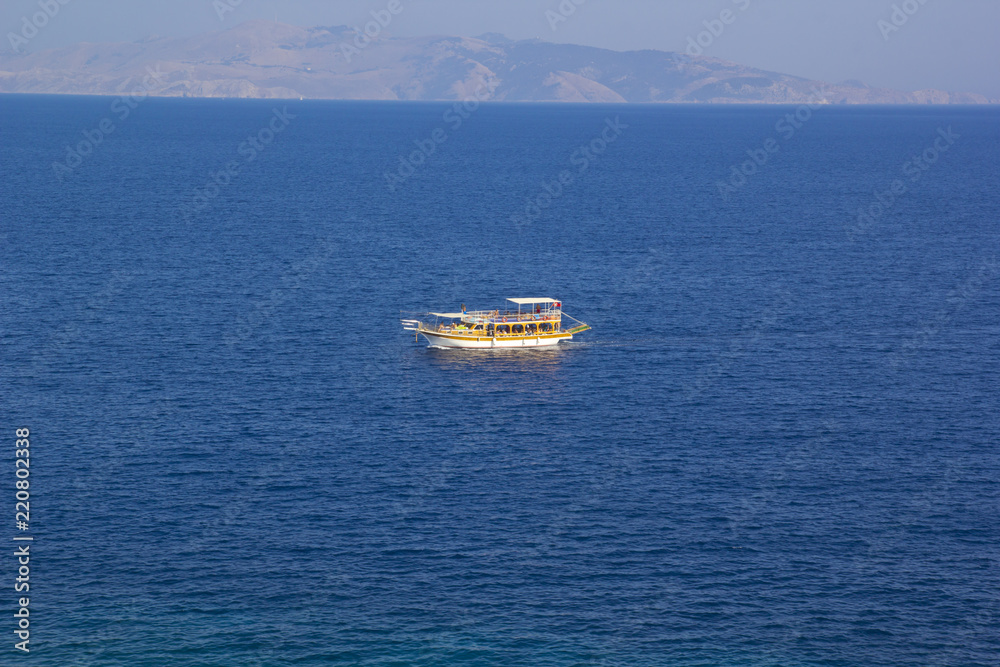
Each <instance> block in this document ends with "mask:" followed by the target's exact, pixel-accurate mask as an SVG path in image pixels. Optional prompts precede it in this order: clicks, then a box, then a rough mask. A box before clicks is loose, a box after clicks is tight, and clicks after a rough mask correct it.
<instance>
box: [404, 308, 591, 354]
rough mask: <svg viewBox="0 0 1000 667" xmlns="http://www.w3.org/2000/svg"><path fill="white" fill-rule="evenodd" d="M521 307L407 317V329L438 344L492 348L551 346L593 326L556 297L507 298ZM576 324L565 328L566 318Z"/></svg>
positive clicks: (469, 347) (442, 345)
mask: <svg viewBox="0 0 1000 667" xmlns="http://www.w3.org/2000/svg"><path fill="white" fill-rule="evenodd" d="M507 301H509V302H511V303H513V304H515V305H517V310H516V311H513V310H510V308H509V307H508V309H507V310H504V311H503V312H501V311H500V310H499V309H498V310H474V311H466V309H465V305H464V304H463V305H462V311H461V312H459V313H424V314H421V315H419V316H418V317H417V318H416V319H403V320H402V323H403V329H405V330H406V331H413V332H414V337H415V338H419V337H420V336H423V337H424V338H426V339H427V342H428V343H429V344H431V345H433V346H437V347H457V348H467V349H490V348H512V347H550V346H553V345H558V344H559V342H560V341H564V340H573V336H574V335H575V334H578V333H583V332H584V331H586V330H588V329H590V327H589V326H588V325H586V324H584V323H583V322H581V321H580V320H578V319H576V318H573V317H571V316H569V315H567V314H566V313H564V312H563V310H562V302H560V301H557V300H556V299H507ZM564 317H565V318H567V319H569V320H572V321H573V322H576V326H574V327H571V328H569V329H564V328H563V318H564Z"/></svg>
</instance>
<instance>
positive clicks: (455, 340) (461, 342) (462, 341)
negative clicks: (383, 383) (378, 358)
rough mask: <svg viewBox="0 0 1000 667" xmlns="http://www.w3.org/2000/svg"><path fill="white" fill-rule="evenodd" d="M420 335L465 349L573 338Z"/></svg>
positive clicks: (548, 343) (570, 337)
mask: <svg viewBox="0 0 1000 667" xmlns="http://www.w3.org/2000/svg"><path fill="white" fill-rule="evenodd" d="M420 335H421V336H423V337H424V338H426V339H427V342H428V343H430V344H431V345H433V346H435V347H454V348H460V349H466V350H492V349H499V348H503V349H507V348H522V347H552V346H553V345H558V344H559V342H560V341H564V340H573V334H571V333H558V334H548V335H541V336H498V337H496V338H493V337H492V336H489V337H488V336H480V337H478V338H474V337H472V336H449V335H441V334H435V333H431V332H428V331H421V332H420Z"/></svg>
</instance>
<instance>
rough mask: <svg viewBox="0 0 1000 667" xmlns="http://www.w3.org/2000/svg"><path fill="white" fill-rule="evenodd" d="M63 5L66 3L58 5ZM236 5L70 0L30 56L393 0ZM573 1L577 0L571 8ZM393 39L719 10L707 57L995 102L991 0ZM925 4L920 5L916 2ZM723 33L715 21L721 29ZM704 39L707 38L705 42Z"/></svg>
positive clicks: (470, 13)
mask: <svg viewBox="0 0 1000 667" xmlns="http://www.w3.org/2000/svg"><path fill="white" fill-rule="evenodd" d="M62 1H63V2H66V1H67V0H62ZM216 1H219V2H227V1H228V2H230V3H233V4H235V3H237V2H239V0H68V3H67V4H66V5H65V6H63V7H61V8H60V11H59V13H58V14H56V15H55V16H54V17H53V18H52V19H50V20H49V23H48V25H46V26H45V27H44V28H43V29H42V30H41V31H40V32H39V34H38V35H37V36H36V37H34V38H33V39H32V40H31V42H30V45H29V47H28V50H40V49H44V48H52V47H58V46H65V45H67V44H71V43H74V42H77V41H91V42H95V41H133V40H137V39H141V38H143V37H145V36H147V35H149V34H159V35H164V36H178V35H188V34H193V33H197V32H204V31H209V30H220V29H224V28H227V27H232V26H233V25H236V24H237V23H239V22H241V21H245V20H247V19H252V18H267V19H274V18H277V19H278V20H279V21H284V22H286V23H292V24H296V25H303V26H311V25H341V24H347V25H361V24H362V23H363V22H364V21H365V20H367V19H368V18H370V17H369V16H368V12H369V11H371V10H378V9H382V8H385V7H386V5H387V4H388V2H389V0H351V1H348V0H243V1H242V3H241V4H239V6H237V7H236V8H235V10H234V11H232V12H229V13H226V14H225V18H224V20H222V21H220V20H219V17H218V16H217V13H216V10H215V8H214V7H213V3H214V2H216ZM576 1H577V2H579V1H581V0H576ZM39 2H43V3H54V2H56V0H2V8H0V29H2V31H3V35H4V39H3V40H2V42H0V48H3V49H7V48H9V42H8V40H7V38H6V35H7V33H8V32H11V31H13V32H19V31H20V24H21V19H22V17H23V16H25V15H29V16H30V15H31V14H33V13H35V12H38V11H40V10H39V7H38V3H39ZM400 2H401V3H402V5H403V7H404V10H403V12H402V13H401V14H400V15H399V16H398V17H397V18H396V19H395V20H394V21H393V24H392V25H391V32H392V33H393V34H395V35H398V36H414V35H428V34H455V35H478V34H481V33H484V32H500V33H504V34H506V35H507V36H509V37H512V38H518V39H523V38H531V37H538V38H541V39H544V40H547V41H555V42H572V43H578V44H588V45H593V46H600V47H604V48H610V49H617V50H626V49H642V48H647V49H662V50H667V51H681V50H684V49H685V47H686V45H687V43H688V42H687V40H688V38H689V37H691V38H696V37H697V35H698V33H699V32H701V31H703V30H705V27H704V26H703V24H702V22H703V21H706V20H707V21H711V20H712V19H715V18H717V17H718V16H719V14H720V12H721V11H722V10H724V9H727V8H728V9H731V10H732V11H733V20H732V23H731V24H730V25H726V26H725V27H724V30H723V31H722V33H721V34H720V35H719V36H718V37H714V36H713V37H712V40H711V44H710V45H709V46H708V47H707V48H705V55H711V56H716V57H719V58H725V59H727V60H733V61H736V62H739V63H743V64H746V65H751V66H754V67H761V68H764V69H769V70H774V71H779V72H784V73H788V74H795V75H799V76H803V77H808V78H815V79H823V80H826V81H831V82H838V81H843V80H845V79H860V80H862V81H864V82H866V83H868V84H869V85H874V86H886V87H892V88H899V89H903V90H917V89H921V88H938V89H943V90H952V91H962V92H977V93H982V94H986V95H989V96H991V97H995V98H1000V75H998V70H1000V37H998V35H997V30H998V28H1000V1H998V0H825V1H822V2H821V1H819V0H584V1H583V4H582V5H580V6H578V7H576V11H575V13H574V14H573V15H572V16H570V17H569V18H568V20H566V21H565V22H560V23H558V25H557V29H556V30H554V31H553V30H552V28H551V27H550V23H549V20H547V19H546V14H545V12H546V10H553V11H557V10H558V7H559V5H560V2H565V3H567V4H569V3H572V2H573V0H400ZM920 2H923V4H922V5H920ZM906 3H911V7H919V9H918V10H917V11H916V12H915V13H914V14H913V15H912V16H910V17H908V20H907V22H906V24H905V25H903V26H902V27H901V29H900V30H898V31H896V32H893V33H891V34H890V36H889V39H888V40H886V39H885V38H884V37H883V33H882V32H881V31H880V29H879V27H878V21H879V20H880V19H882V20H887V21H888V20H889V19H890V17H891V15H892V12H893V5H894V4H895V5H899V6H902V5H904V4H906ZM717 26H718V24H716V27H717ZM703 41H706V42H707V41H708V40H707V39H705V38H704V37H703Z"/></svg>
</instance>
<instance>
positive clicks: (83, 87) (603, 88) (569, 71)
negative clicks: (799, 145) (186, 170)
mask: <svg viewBox="0 0 1000 667" xmlns="http://www.w3.org/2000/svg"><path fill="white" fill-rule="evenodd" d="M136 90H148V92H149V94H151V95H157V96H173V97H244V98H296V99H297V98H299V97H304V98H308V99H352V100H427V101H430V100H458V99H463V98H466V97H469V96H472V95H478V96H479V97H486V96H488V97H489V98H490V99H492V100H496V101H507V102H633V103H635V102H664V103H713V104H726V103H738V104H746V103H765V104H798V103H805V102H814V103H817V102H827V103H831V104H991V103H997V102H998V100H991V99H988V98H986V97H984V96H982V95H977V94H972V93H949V92H943V91H939V90H921V91H917V92H912V93H908V92H901V91H895V90H887V89H884V88H869V87H867V86H865V85H864V84H862V83H860V82H857V81H846V82H842V83H839V84H828V83H824V82H820V81H810V80H808V79H802V78H799V77H795V76H789V75H786V74H779V73H776V72H767V71H763V70H759V69H754V68H751V67H744V66H742V65H738V64H735V63H731V62H727V61H724V60H719V59H717V58H708V57H694V58H689V57H687V56H686V55H683V54H677V53H669V52H664V51H648V50H647V51H626V52H619V51H609V50H607V49H598V48H593V47H588V46H575V45H571V44H552V43H548V42H542V41H539V40H526V41H512V40H509V39H506V38H505V37H503V36H501V35H495V34H489V35H482V36H480V37H478V38H467V37H419V38H393V37H388V36H386V35H385V34H383V35H380V36H379V37H378V38H376V39H374V40H370V41H366V38H364V37H360V36H359V35H357V34H356V33H355V32H354V31H353V30H351V29H350V28H348V27H346V26H339V27H330V28H322V27H317V28H300V27H297V26H291V25H286V24H283V23H274V22H271V21H248V22H246V23H243V24H240V25H238V26H236V27H234V28H232V29H230V30H225V31H222V32H214V33H208V34H204V35H199V36H197V37H186V38H177V39H166V38H157V37H150V38H147V39H145V40H142V41H140V42H133V43H114V44H89V43H82V44H77V45H75V46H70V47H67V48H63V49H57V50H51V51H44V52H40V53H33V54H16V53H13V52H11V51H6V52H2V53H0V93H63V94H90V95H121V94H126V93H131V92H135V91H136Z"/></svg>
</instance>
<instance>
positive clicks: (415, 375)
mask: <svg viewBox="0 0 1000 667" xmlns="http://www.w3.org/2000/svg"><path fill="white" fill-rule="evenodd" d="M126 111H127V112H128V113H125V112H126ZM0 140H2V146H3V150H2V151H0V175H2V190H0V248H2V252H0V280H2V293H3V307H2V311H0V343H2V351H0V372H2V380H3V384H2V389H0V435H2V437H0V443H4V444H3V451H6V452H7V454H6V458H5V459H4V462H3V463H2V465H0V468H2V469H3V470H4V471H5V472H4V473H3V474H2V475H0V489H2V494H3V497H5V498H7V500H6V501H5V502H4V503H3V504H2V506H3V508H4V511H5V512H6V513H7V515H6V516H5V517H3V518H2V520H3V525H5V526H6V528H5V529H4V531H3V532H2V533H0V539H3V540H5V541H7V544H8V546H7V547H5V548H4V549H3V553H4V554H5V555H4V556H2V557H0V579H2V580H3V581H4V583H3V586H2V588H3V590H4V591H6V592H5V593H3V595H2V596H0V597H2V599H0V608H2V609H3V610H5V612H4V614H2V616H3V617H4V618H6V620H3V621H0V637H4V638H5V639H4V643H3V645H2V646H0V656H2V657H0V663H2V664H4V665H44V666H72V665H92V666H97V665H127V666H145V665H165V666H174V665H192V666H193V665H198V666H216V665H226V666H229V665H237V666H250V667H254V666H270V665H303V666H312V665H379V666H390V665H393V666H395V665H400V666H402V665H418V666H431V665H470V666H471V665H477V666H479V665H525V666H532V667H549V666H571V665H572V666H585V665H592V666H611V665H629V666H632V665H664V666H675V665H676V666H685V667H686V666H691V667H694V666H696V665H697V666H725V667H730V666H737V665H738V666H743V667H758V666H760V667H763V666H789V667H792V666H819V665H823V666H829V667H834V666H836V667H839V666H845V667H846V666H853V665H859V666H872V667H875V666H885V667H889V666H892V667H897V666H898V667H914V666H936V665H941V666H944V665H949V666H950V665H956V666H957V665H961V666H971V665H998V664H1000V502H998V501H1000V454H998V443H1000V252H998V250H1000V246H998V242H1000V225H998V220H1000V112H998V111H997V109H995V108H973V107H862V108H845V107H835V106H816V107H815V108H809V107H794V106H793V107H768V106H764V107H760V106H757V107H733V106H722V107H713V106H629V105H622V106H602V105H594V106H587V105H581V106H575V105H566V106H559V105H530V104H525V105H490V104H478V103H466V104H459V105H458V106H456V105H452V104H409V103H372V102H353V103H348V102H342V103H341V102H316V101H238V100H190V99H144V100H143V99H131V98H126V99H125V100H121V99H119V100H116V99H114V98H106V97H58V96H53V97H48V96H3V97H0ZM508 297H549V298H554V299H559V300H561V301H562V303H563V306H564V309H565V311H566V312H567V313H569V314H570V315H572V316H573V317H575V318H577V319H579V320H582V321H584V322H586V323H588V324H589V325H591V326H592V327H593V329H592V330H591V331H588V332H586V333H583V334H581V335H579V336H577V337H576V338H575V339H574V340H573V341H572V342H569V343H564V344H562V345H560V346H559V347H558V348H556V349H550V350H528V351H496V352H493V351H482V352H477V351H449V350H440V349H430V348H428V347H427V344H426V341H423V340H421V341H415V340H414V339H413V337H412V334H410V333H408V332H405V331H403V330H402V327H401V326H400V324H399V318H400V311H445V310H446V311H454V310H455V309H457V308H458V307H459V305H460V304H462V303H464V304H467V305H468V306H469V307H472V308H503V307H504V299H506V298H508ZM18 428H25V429H29V430H30V478H29V481H30V526H29V528H28V529H27V530H19V529H18V528H17V527H16V524H15V516H14V515H15V507H14V502H15V501H14V498H15V481H16V478H15V467H14V466H15V463H14V460H15V429H18ZM18 536H22V537H23V536H31V537H33V538H34V539H33V541H32V542H30V554H31V556H30V591H29V592H27V593H19V592H15V590H14V582H15V578H16V577H17V576H18V564H17V557H16V556H14V555H13V554H14V552H15V547H16V546H17V545H21V544H25V543H26V542H24V541H21V542H14V541H12V540H13V538H14V537H18ZM22 596H27V597H29V598H30V602H29V606H28V609H29V610H30V639H29V642H30V643H29V644H28V645H27V646H28V647H29V648H30V653H27V654H26V653H24V652H23V651H21V650H19V649H16V648H15V643H16V642H18V641H20V640H19V638H18V636H17V634H16V633H15V632H14V631H15V630H17V629H18V628H17V619H16V618H15V617H14V616H13V613H14V612H15V611H16V610H17V609H18V608H19V605H20V602H19V598H20V597H22Z"/></svg>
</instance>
